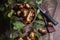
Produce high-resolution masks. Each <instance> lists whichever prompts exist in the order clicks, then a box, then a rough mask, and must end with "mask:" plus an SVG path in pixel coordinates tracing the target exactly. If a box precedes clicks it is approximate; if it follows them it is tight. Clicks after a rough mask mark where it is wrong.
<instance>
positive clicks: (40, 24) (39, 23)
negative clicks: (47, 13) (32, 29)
mask: <svg viewBox="0 0 60 40" xmlns="http://www.w3.org/2000/svg"><path fill="white" fill-rule="evenodd" d="M34 25H35V26H36V27H42V26H43V25H45V23H44V21H35V22H34Z"/></svg>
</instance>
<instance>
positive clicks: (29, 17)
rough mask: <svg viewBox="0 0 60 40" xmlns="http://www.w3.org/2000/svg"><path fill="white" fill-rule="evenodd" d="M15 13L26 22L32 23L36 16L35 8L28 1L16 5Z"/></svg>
mask: <svg viewBox="0 0 60 40" xmlns="http://www.w3.org/2000/svg"><path fill="white" fill-rule="evenodd" d="M14 10H15V12H16V13H15V15H16V16H17V17H19V19H20V21H22V22H23V23H24V24H30V23H31V22H32V21H33V19H34V17H35V8H34V7H32V6H31V5H30V4H27V3H20V4H17V5H16V6H15V7H14Z"/></svg>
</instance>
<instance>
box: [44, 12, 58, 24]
mask: <svg viewBox="0 0 60 40" xmlns="http://www.w3.org/2000/svg"><path fill="white" fill-rule="evenodd" d="M43 14H44V15H45V17H46V18H47V19H48V20H49V21H50V22H52V23H53V24H54V25H57V24H58V22H57V21H56V20H54V19H53V18H52V17H51V16H50V15H48V13H47V12H46V13H43Z"/></svg>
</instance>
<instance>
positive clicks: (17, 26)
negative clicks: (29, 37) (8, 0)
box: [13, 21, 25, 31]
mask: <svg viewBox="0 0 60 40" xmlns="http://www.w3.org/2000/svg"><path fill="white" fill-rule="evenodd" d="M13 25H14V27H13V29H14V30H18V31H20V30H21V29H22V28H23V27H24V26H25V25H24V24H23V23H22V22H20V21H15V22H14V23H13Z"/></svg>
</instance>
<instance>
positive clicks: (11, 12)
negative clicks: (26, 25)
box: [8, 10, 14, 18]
mask: <svg viewBox="0 0 60 40" xmlns="http://www.w3.org/2000/svg"><path fill="white" fill-rule="evenodd" d="M13 13H14V10H11V11H10V12H9V13H8V17H9V18H10V17H12V14H13Z"/></svg>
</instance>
